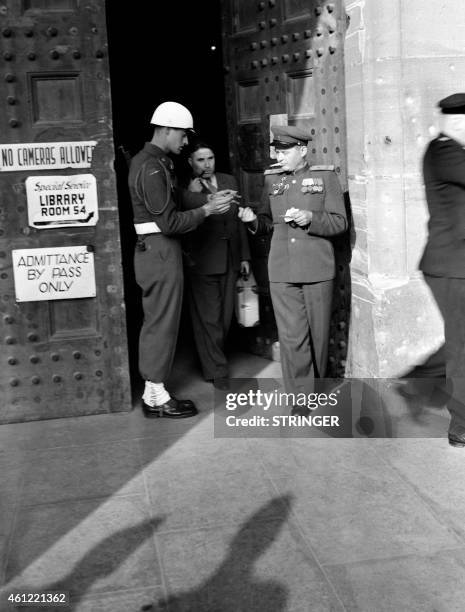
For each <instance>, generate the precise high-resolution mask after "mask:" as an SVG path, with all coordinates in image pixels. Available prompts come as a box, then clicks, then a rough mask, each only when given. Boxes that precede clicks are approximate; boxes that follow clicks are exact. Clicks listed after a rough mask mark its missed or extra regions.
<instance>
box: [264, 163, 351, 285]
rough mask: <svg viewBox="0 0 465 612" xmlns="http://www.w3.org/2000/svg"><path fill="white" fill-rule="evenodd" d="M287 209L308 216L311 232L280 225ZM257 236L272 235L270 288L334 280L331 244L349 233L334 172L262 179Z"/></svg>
mask: <svg viewBox="0 0 465 612" xmlns="http://www.w3.org/2000/svg"><path fill="white" fill-rule="evenodd" d="M289 208H298V209H300V210H311V211H312V212H313V219H312V222H311V224H310V226H309V227H307V228H301V227H298V226H297V227H291V226H290V225H289V223H286V222H285V221H284V218H283V216H284V214H285V212H286V211H287V210H288V209H289ZM257 212H258V214H257V220H258V225H257V233H258V234H264V233H267V232H271V231H273V236H272V238H271V247H270V255H269V259H268V271H269V278H270V281H271V282H287V283H315V282H320V281H326V280H331V279H332V278H334V276H335V263H334V251H333V245H332V243H331V241H330V240H329V238H330V237H331V236H335V235H336V234H340V233H342V232H344V231H345V230H346V229H347V217H346V212H345V206H344V197H343V194H342V190H341V186H340V184H339V180H338V178H337V176H336V174H335V173H334V172H333V171H332V170H317V169H312V168H309V167H308V166H306V167H305V168H302V169H301V170H298V171H297V172H295V173H293V174H284V173H283V174H273V175H269V176H265V186H264V190H263V196H262V200H261V203H260V206H259V209H258V211H257Z"/></svg>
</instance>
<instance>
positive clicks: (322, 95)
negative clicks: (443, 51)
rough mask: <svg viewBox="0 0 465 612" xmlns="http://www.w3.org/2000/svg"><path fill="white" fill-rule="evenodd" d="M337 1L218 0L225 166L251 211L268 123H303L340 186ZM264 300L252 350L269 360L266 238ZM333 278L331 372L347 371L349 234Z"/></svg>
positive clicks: (340, 244) (256, 247)
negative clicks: (225, 127) (237, 179)
mask: <svg viewBox="0 0 465 612" xmlns="http://www.w3.org/2000/svg"><path fill="white" fill-rule="evenodd" d="M345 28H346V16H345V12H344V10H343V6H342V2H341V0H337V2H331V3H328V2H325V1H323V0H266V1H265V0H262V1H258V0H253V1H251V0H223V55H224V69H225V87H226V104H227V107H228V114H227V116H228V133H229V145H230V151H231V162H232V165H233V167H234V170H235V172H236V174H237V175H238V176H239V177H240V183H241V188H242V192H243V194H244V196H245V199H246V200H247V201H248V202H249V203H250V204H252V206H256V205H257V204H258V202H259V199H260V194H261V190H262V185H263V170H264V168H266V167H267V165H268V164H270V163H271V161H272V160H271V159H270V147H269V142H270V124H271V125H272V124H277V123H278V124H279V123H283V124H287V123H288V124H290V125H306V126H308V127H309V129H310V130H311V133H312V136H313V140H312V142H311V143H309V162H310V163H311V164H326V165H334V167H335V170H336V172H337V173H338V176H339V178H340V180H341V185H342V187H343V189H344V190H345V189H346V185H347V176H346V140H345V99H344V65H343V40H344V34H345ZM251 242H252V251H253V258H254V262H253V263H254V270H255V271H256V275H257V277H258V282H259V285H260V293H261V295H262V309H261V315H262V322H263V325H262V327H261V329H259V330H258V331H257V333H256V335H255V340H254V341H255V347H252V349H255V350H256V351H257V352H262V353H264V354H269V355H270V356H272V355H273V351H272V346H273V340H274V339H275V336H273V333H272V332H271V331H270V329H271V328H272V316H271V304H270V302H269V297H268V295H269V294H268V280H267V274H266V260H267V254H268V249H269V239H268V238H263V237H261V238H255V239H252V241H251ZM335 247H336V253H337V260H338V266H337V267H338V276H337V279H336V283H335V294H334V300H333V323H332V328H331V340H330V357H329V359H330V362H329V365H330V367H329V374H330V375H331V376H340V375H342V374H343V371H344V367H345V357H346V351H347V329H348V319H349V308H350V277H349V268H348V261H349V257H350V246H348V240H347V236H346V237H345V239H344V240H343V241H336V242H335Z"/></svg>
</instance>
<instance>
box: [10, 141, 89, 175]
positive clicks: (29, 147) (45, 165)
mask: <svg viewBox="0 0 465 612" xmlns="http://www.w3.org/2000/svg"><path fill="white" fill-rule="evenodd" d="M96 144H97V141H96V140H85V141H82V142H32V143H26V144H23V143H21V144H0V172H11V171H14V170H48V169H50V168H53V169H55V170H57V169H60V168H90V166H91V164H92V155H93V152H94V148H95V146H96Z"/></svg>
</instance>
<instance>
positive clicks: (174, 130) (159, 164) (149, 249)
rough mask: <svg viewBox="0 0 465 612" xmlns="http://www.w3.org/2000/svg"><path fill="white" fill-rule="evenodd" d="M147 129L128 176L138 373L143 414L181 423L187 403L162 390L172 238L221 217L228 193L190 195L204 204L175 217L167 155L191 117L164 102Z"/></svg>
mask: <svg viewBox="0 0 465 612" xmlns="http://www.w3.org/2000/svg"><path fill="white" fill-rule="evenodd" d="M151 123H152V124H154V125H155V129H154V134H153V138H152V140H151V142H148V143H146V144H145V146H144V148H143V149H142V150H141V151H140V152H139V153H138V154H137V155H136V156H135V157H134V158H133V160H132V162H131V167H130V171H129V190H130V194H131V199H132V203H133V209H134V226H135V229H136V233H137V235H138V240H137V244H136V252H135V256H134V267H135V274H136V281H137V283H138V285H139V286H140V287H141V289H142V306H143V309H144V322H143V325H142V329H141V334H140V341H139V369H140V373H141V376H142V378H143V379H144V380H145V389H144V394H143V397H142V400H143V410H144V414H145V415H146V416H147V417H159V416H165V417H170V418H183V417H189V416H193V415H194V414H197V410H196V408H195V406H194V404H193V402H191V401H190V400H176V399H175V398H173V397H171V396H170V394H169V393H168V391H167V390H166V389H165V387H164V381H166V379H167V377H168V376H169V373H170V370H171V366H172V363H173V358H174V352H175V348H176V340H177V336H178V329H179V321H180V315H181V305H182V295H183V268H182V258H181V245H180V242H179V239H178V236H179V235H180V234H184V233H185V232H189V231H191V230H193V229H195V228H196V227H197V226H198V225H199V224H200V223H202V222H203V221H204V219H205V218H206V217H208V216H209V215H211V214H224V213H225V212H227V211H228V210H229V206H230V202H231V201H232V199H233V197H234V192H229V191H223V192H219V193H217V194H215V195H210V196H205V195H202V194H190V197H192V198H194V197H197V198H199V197H200V198H202V202H204V204H203V205H202V206H200V207H197V208H194V209H193V210H189V211H185V212H181V211H179V210H178V205H177V199H178V195H177V191H176V186H175V177H174V175H173V163H172V161H171V160H170V158H169V157H168V154H169V153H174V154H179V153H180V151H181V149H182V148H183V147H184V146H185V145H186V144H187V130H190V129H192V128H193V119H192V115H191V113H190V112H189V111H188V109H187V108H185V107H184V106H182V105H181V104H177V103H176V102H164V103H163V104H161V105H160V106H158V107H157V108H156V109H155V112H154V114H153V117H152V120H151ZM197 206H198V203H197Z"/></svg>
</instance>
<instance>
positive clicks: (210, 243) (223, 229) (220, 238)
mask: <svg viewBox="0 0 465 612" xmlns="http://www.w3.org/2000/svg"><path fill="white" fill-rule="evenodd" d="M215 176H216V180H217V183H218V190H219V191H220V190H222V189H235V190H237V182H236V179H235V178H234V177H233V176H231V175H229V174H222V173H219V172H216V173H215ZM188 193H189V192H186V193H185V196H187V195H188ZM204 193H208V191H207V190H206V189H205V190H204ZM193 206H195V202H193V201H192V200H191V201H189V200H188V199H186V197H184V198H183V208H185V209H187V208H192V207H193ZM237 213H238V207H237V205H236V204H232V205H231V208H230V209H229V210H228V212H227V213H225V214H224V215H210V216H209V217H207V219H206V220H205V222H204V223H203V224H202V225H201V226H200V227H198V228H197V229H196V230H195V231H193V232H190V233H189V234H186V235H185V236H184V237H183V241H182V244H183V250H184V252H185V255H186V257H185V261H186V265H187V268H188V271H190V272H194V273H196V274H224V273H225V272H226V270H227V267H228V261H229V257H231V261H232V266H233V269H234V270H236V271H238V270H239V269H240V262H241V261H243V260H246V259H247V260H248V259H250V251H249V243H248V240H247V234H246V231H245V228H244V224H243V223H242V221H241V220H240V219H239V217H238V216H237Z"/></svg>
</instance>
